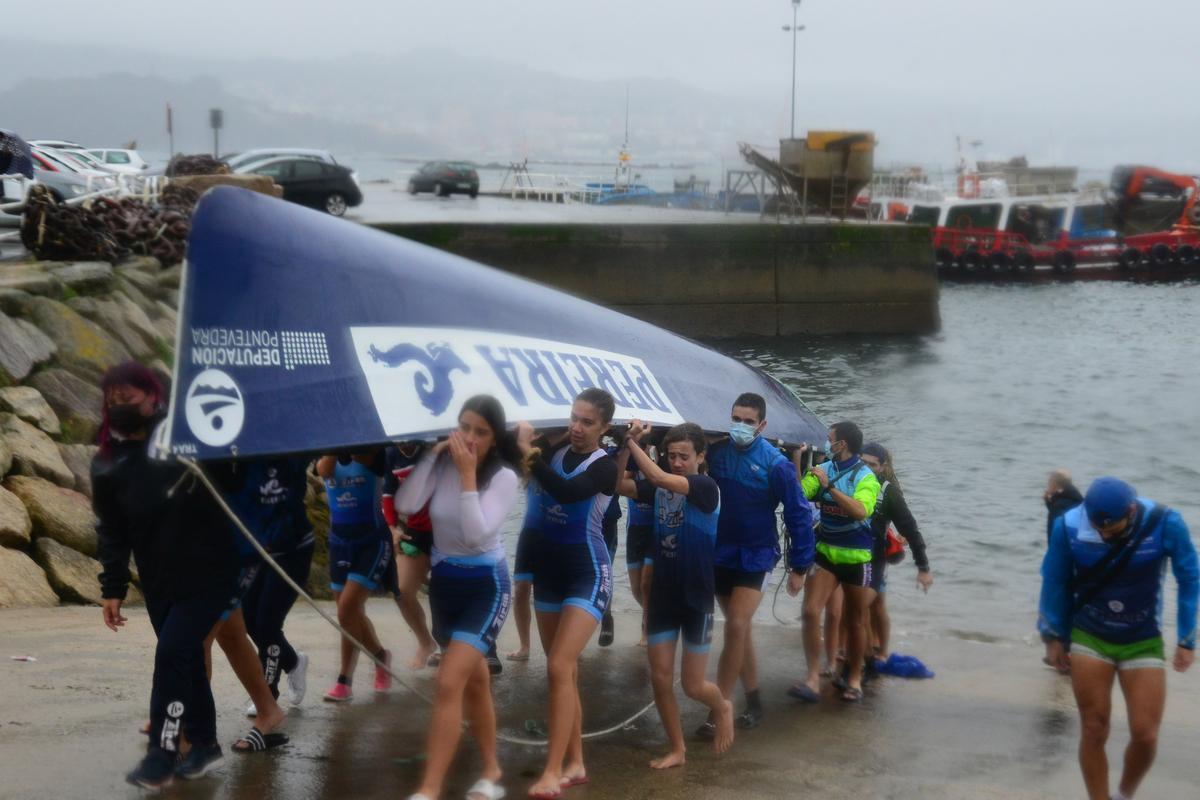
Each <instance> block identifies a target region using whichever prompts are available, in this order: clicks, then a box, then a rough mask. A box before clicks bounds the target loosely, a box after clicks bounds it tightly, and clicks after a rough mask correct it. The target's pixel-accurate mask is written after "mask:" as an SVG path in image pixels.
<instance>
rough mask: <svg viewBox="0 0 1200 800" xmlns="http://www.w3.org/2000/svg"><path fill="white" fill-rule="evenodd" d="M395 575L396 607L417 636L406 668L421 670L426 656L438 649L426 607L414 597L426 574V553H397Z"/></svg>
mask: <svg viewBox="0 0 1200 800" xmlns="http://www.w3.org/2000/svg"><path fill="white" fill-rule="evenodd" d="M396 574H397V579H398V581H399V585H400V594H399V595H398V596H397V597H396V607H397V608H399V609H400V615H401V616H402V617H404V621H405V622H406V623H407V624H408V627H409V630H411V631H412V632H413V635H414V636H416V637H417V652H416V653H414V654H413V657H412V660H410V661H409V662H408V667H409V669H421V668H422V667H424V666H425V664H426V663H427V662H428V661H429V657H430V656H431V655H433V654H434V653H435V652H436V651H437V642H435V641H433V636H432V634H430V633H429V626H428V625H427V624H426V623H425V609H423V608H421V602H420V600H418V599H417V597H418V595H419V593H420V590H421V584H422V583H423V582H424V581H425V576H426V575H428V574H429V556H427V555H425V554H424V553H420V554H418V555H416V556H409V555H398V556H396Z"/></svg>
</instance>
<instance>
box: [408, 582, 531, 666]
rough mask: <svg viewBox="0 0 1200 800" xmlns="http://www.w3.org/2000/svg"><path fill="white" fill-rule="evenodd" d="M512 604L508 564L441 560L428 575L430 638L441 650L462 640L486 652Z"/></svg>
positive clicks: (493, 642) (498, 632)
mask: <svg viewBox="0 0 1200 800" xmlns="http://www.w3.org/2000/svg"><path fill="white" fill-rule="evenodd" d="M511 604H512V583H510V582H509V579H508V564H507V563H506V562H504V561H498V562H496V563H495V564H487V565H480V566H469V567H468V566H463V565H461V564H451V563H450V562H448V561H442V562H441V563H439V564H438V565H437V566H436V567H434V568H433V572H432V573H431V574H430V577H429V610H430V612H431V613H432V616H433V631H432V632H433V638H434V640H435V641H436V642H437V643H438V645H439V646H441V648H442V649H443V650H444V649H445V648H447V647H449V646H450V642H451V641H455V642H466V643H467V644H469V645H471V646H472V647H474V648H475V649H476V650H478V651H479V652H481V653H483V654H484V655H487V653H488V651H489V650H491V649H492V647H493V646H494V645H495V644H496V637H497V636H499V635H500V628H502V627H503V626H504V620H505V619H507V618H508V609H509V607H510V606H511Z"/></svg>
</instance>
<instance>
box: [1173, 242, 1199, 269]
mask: <svg viewBox="0 0 1200 800" xmlns="http://www.w3.org/2000/svg"><path fill="white" fill-rule="evenodd" d="M1198 255H1200V253H1198V252H1197V250H1196V248H1195V247H1194V246H1193V245H1190V244H1181V245H1179V249H1178V250H1176V251H1175V257H1176V258H1178V259H1179V266H1181V267H1194V266H1196V260H1197V256H1198Z"/></svg>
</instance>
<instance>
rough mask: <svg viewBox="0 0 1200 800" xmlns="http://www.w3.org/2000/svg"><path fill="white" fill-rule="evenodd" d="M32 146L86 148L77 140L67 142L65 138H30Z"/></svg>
mask: <svg viewBox="0 0 1200 800" xmlns="http://www.w3.org/2000/svg"><path fill="white" fill-rule="evenodd" d="M29 144H30V145H32V146H34V147H49V148H50V149H51V150H87V148H86V147H84V146H83V145H81V144H80V143H79V142H69V141H67V140H66V139H30V140H29Z"/></svg>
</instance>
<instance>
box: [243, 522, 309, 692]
mask: <svg viewBox="0 0 1200 800" xmlns="http://www.w3.org/2000/svg"><path fill="white" fill-rule="evenodd" d="M313 548H314V545H312V544H309V545H306V546H304V547H299V548H297V549H295V550H293V551H291V552H290V553H280V554H272V557H273V558H274V559H275V560H276V561H277V562H279V566H281V567H283V571H284V572H286V573H287V574H288V577H290V578H291V579H292V580H294V581H295V582H296V583H298V584H299V585H300V586H304V585H305V583H306V582H307V581H308V571H309V568H310V567H311V566H312V558H313ZM295 602H296V592H295V591H294V590H293V589H292V587H290V586H288V585H287V583H285V582H284V580H283V578H281V577H279V575H278V574H277V573H276V572H275V570H273V569H271V567H270V565H268V564H263V565H262V566H261V567H260V568H259V570H258V576H257V577H256V578H255V579H254V583H253V584H251V585H250V590H249V591H248V592H246V596H245V597H244V598H242V613H243V614H245V617H246V630H247V631H248V632H249V633H250V638H251V639H253V640H254V644H255V646H256V647H257V648H258V660H259V661H261V662H262V665H263V674H264V675H265V676H266V678H267V684H268V685H269V686H270V687H271V694H273V695H275V697H279V676H280V674H281V673H283V672H291V671H292V670H293V669H295V668H296V650H295V648H293V647H292V645H291V643H290V642H288V640H287V637H285V636H284V635H283V621H284V619H286V618H287V615H288V612H289V611H291V609H292V604H293V603H295Z"/></svg>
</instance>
